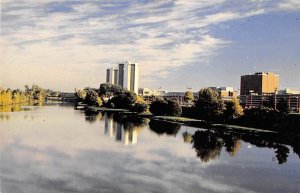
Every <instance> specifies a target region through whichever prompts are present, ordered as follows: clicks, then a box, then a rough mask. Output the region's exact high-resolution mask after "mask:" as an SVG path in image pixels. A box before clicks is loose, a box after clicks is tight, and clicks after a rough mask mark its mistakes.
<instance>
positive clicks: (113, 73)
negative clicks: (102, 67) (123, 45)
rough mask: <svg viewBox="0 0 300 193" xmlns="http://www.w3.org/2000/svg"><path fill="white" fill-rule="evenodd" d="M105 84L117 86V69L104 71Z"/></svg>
mask: <svg viewBox="0 0 300 193" xmlns="http://www.w3.org/2000/svg"><path fill="white" fill-rule="evenodd" d="M106 82H107V83H111V84H118V69H117V68H108V69H107V70H106Z"/></svg>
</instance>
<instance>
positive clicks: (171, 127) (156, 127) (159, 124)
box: [149, 120, 181, 137]
mask: <svg viewBox="0 0 300 193" xmlns="http://www.w3.org/2000/svg"><path fill="white" fill-rule="evenodd" d="M180 127H181V125H180V124H179V123H172V122H167V121H158V120H151V121H150V123H149V128H150V129H151V130H152V131H154V132H155V133H157V134H158V135H163V134H167V135H173V136H174V137H176V135H177V133H178V131H179V130H180Z"/></svg>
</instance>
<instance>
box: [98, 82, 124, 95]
mask: <svg viewBox="0 0 300 193" xmlns="http://www.w3.org/2000/svg"><path fill="white" fill-rule="evenodd" d="M124 92H125V90H124V89H123V88H122V87H121V86H120V85H115V84H111V83H102V84H100V88H99V95H100V96H101V97H108V98H111V97H112V96H115V95H118V94H121V93H124Z"/></svg>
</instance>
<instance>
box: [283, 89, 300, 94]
mask: <svg viewBox="0 0 300 193" xmlns="http://www.w3.org/2000/svg"><path fill="white" fill-rule="evenodd" d="M278 94H286V95H290V94H300V91H299V90H292V89H288V88H286V89H284V90H279V91H278Z"/></svg>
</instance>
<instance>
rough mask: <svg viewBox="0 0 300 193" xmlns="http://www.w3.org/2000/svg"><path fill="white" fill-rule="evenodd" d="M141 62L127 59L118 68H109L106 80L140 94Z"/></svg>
mask: <svg viewBox="0 0 300 193" xmlns="http://www.w3.org/2000/svg"><path fill="white" fill-rule="evenodd" d="M139 74H140V70H139V64H138V63H132V62H130V61H126V62H124V63H121V64H119V65H118V68H109V69H107V72H106V82H108V83H112V84H118V85H120V86H122V87H123V88H125V89H127V90H130V91H132V92H134V93H136V94H138V91H139V90H138V89H139Z"/></svg>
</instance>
